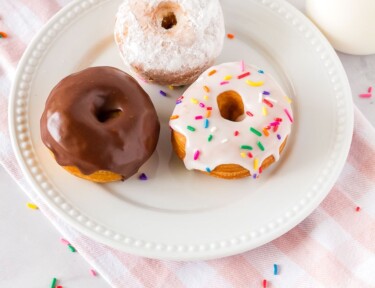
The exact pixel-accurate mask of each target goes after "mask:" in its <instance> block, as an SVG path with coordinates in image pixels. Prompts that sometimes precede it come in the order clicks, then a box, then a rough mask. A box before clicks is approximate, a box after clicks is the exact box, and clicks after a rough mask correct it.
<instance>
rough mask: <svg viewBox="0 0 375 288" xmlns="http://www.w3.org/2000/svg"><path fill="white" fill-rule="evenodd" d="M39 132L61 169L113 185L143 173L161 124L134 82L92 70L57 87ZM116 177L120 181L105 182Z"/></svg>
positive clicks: (113, 70)
mask: <svg viewBox="0 0 375 288" xmlns="http://www.w3.org/2000/svg"><path fill="white" fill-rule="evenodd" d="M40 128H41V136H42V140H43V142H44V144H45V145H46V146H47V148H48V149H49V150H50V151H51V152H52V153H53V155H54V157H55V159H56V161H57V163H58V164H59V165H61V166H64V168H68V169H67V170H68V171H69V172H71V173H73V174H75V175H76V176H79V177H82V178H86V179H89V180H92V181H96V182H109V181H114V180H121V179H127V178H129V177H130V176H132V175H133V174H135V173H136V172H137V171H138V169H139V167H140V166H141V165H142V164H143V163H144V162H145V161H146V160H147V159H148V158H149V157H150V156H151V155H152V153H153V152H154V150H155V148H156V144H157V141H158V138H159V131H160V124H159V119H158V116H157V114H156V111H155V108H154V106H153V104H152V102H151V100H150V98H149V96H148V95H147V94H146V92H145V91H144V90H143V89H142V87H141V86H140V85H139V84H138V83H137V82H136V81H135V80H134V78H132V77H131V76H130V75H128V74H126V73H125V72H123V71H121V70H118V69H116V68H112V67H92V68H88V69H85V70H83V71H81V72H78V73H75V74H72V75H70V76H68V77H66V78H64V79H63V80H61V81H60V82H59V83H58V84H57V85H56V86H55V88H54V89H53V90H52V91H51V93H50V95H49V97H48V99H47V102H46V106H45V110H44V112H43V115H42V117H41V120H40ZM77 170H78V171H77ZM111 174H114V175H112V176H117V177H109V178H108V177H107V178H106V177H104V178H103V177H100V176H101V175H102V176H103V175H107V176H108V175H110V176H111ZM95 175H96V176H98V177H96V176H95ZM91 176H93V177H91ZM107 180H108V181H107Z"/></svg>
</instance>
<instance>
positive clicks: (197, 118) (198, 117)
mask: <svg viewBox="0 0 375 288" xmlns="http://www.w3.org/2000/svg"><path fill="white" fill-rule="evenodd" d="M202 119H203V116H202V115H198V116H195V120H202Z"/></svg>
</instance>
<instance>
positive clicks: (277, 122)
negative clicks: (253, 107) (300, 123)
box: [270, 121, 280, 127]
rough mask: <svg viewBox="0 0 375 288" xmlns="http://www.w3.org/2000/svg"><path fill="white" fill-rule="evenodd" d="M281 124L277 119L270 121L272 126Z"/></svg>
mask: <svg viewBox="0 0 375 288" xmlns="http://www.w3.org/2000/svg"><path fill="white" fill-rule="evenodd" d="M279 125H280V122H279V121H275V122H271V123H270V126H272V127H275V126H279Z"/></svg>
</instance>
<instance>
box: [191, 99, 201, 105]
mask: <svg viewBox="0 0 375 288" xmlns="http://www.w3.org/2000/svg"><path fill="white" fill-rule="evenodd" d="M190 102H191V103H193V104H198V103H199V101H198V100H197V99H195V98H190Z"/></svg>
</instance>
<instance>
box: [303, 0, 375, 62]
mask: <svg viewBox="0 0 375 288" xmlns="http://www.w3.org/2000/svg"><path fill="white" fill-rule="evenodd" d="M306 14H307V15H308V16H309V17H310V19H311V20H312V21H313V22H314V23H315V24H316V25H317V26H318V27H319V28H320V30H321V31H322V32H323V33H324V34H325V36H326V37H327V38H328V40H329V41H330V42H331V44H332V46H333V47H334V48H335V49H336V50H339V51H341V52H344V53H348V54H354V55H368V54H375V0H306Z"/></svg>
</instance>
